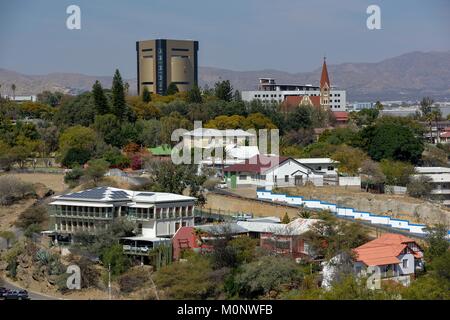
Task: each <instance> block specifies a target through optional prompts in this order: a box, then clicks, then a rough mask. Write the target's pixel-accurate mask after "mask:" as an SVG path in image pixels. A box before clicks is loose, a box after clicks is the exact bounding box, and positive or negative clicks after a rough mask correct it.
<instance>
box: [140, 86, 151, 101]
mask: <svg viewBox="0 0 450 320" xmlns="http://www.w3.org/2000/svg"><path fill="white" fill-rule="evenodd" d="M150 101H152V95H151V94H150V91H149V90H148V88H147V87H144V90H143V91H142V102H145V103H148V102H150Z"/></svg>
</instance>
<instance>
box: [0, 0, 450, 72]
mask: <svg viewBox="0 0 450 320" xmlns="http://www.w3.org/2000/svg"><path fill="white" fill-rule="evenodd" d="M70 4H76V5H79V6H80V7H81V23H82V29H81V30H68V29H67V28H66V19H67V17H68V15H67V14H66V8H67V6H68V5H70ZM370 4H377V5H379V6H380V7H381V19H382V30H373V31H371V30H368V29H367V28H366V19H367V17H368V15H367V14H366V8H367V6H368V5H370ZM152 38H180V39H196V40H198V41H199V42H200V51H199V63H200V65H201V66H214V67H221V68H228V69H233V70H259V69H269V68H270V69H279V70H285V71H290V72H299V71H310V70H312V69H315V68H317V67H319V66H320V63H321V59H322V56H323V55H324V54H326V55H327V57H328V61H329V62H330V63H333V64H334V63H342V62H375V61H380V60H382V59H384V58H389V57H393V56H396V55H399V54H402V53H405V52H410V51H416V50H420V51H435V50H437V51H443V50H450V1H449V0H429V1H424V0H396V1H392V0H386V1H381V0H370V1H369V0H348V1H347V0H345V1H344V0H339V1H337V0H314V1H311V0H308V1H303V0H276V1H275V0H271V1H266V0H226V1H224V0H221V1H218V0H217V1H216V0H170V1H169V0H127V1H125V0H123V1H111V0H108V1H107V0H53V1H51V0H50V1H35V0H14V1H12V0H0V67H1V68H7V69H12V70H16V71H19V72H23V73H30V74H42V73H49V72H78V73H85V74H91V75H111V74H112V72H113V70H114V69H115V68H119V69H120V70H121V72H122V74H123V76H124V77H126V78H130V77H135V73H136V52H135V41H136V40H144V39H152Z"/></svg>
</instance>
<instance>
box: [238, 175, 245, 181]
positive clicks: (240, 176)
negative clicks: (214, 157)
mask: <svg viewBox="0 0 450 320" xmlns="http://www.w3.org/2000/svg"><path fill="white" fill-rule="evenodd" d="M239 180H247V176H246V175H245V174H240V175H239Z"/></svg>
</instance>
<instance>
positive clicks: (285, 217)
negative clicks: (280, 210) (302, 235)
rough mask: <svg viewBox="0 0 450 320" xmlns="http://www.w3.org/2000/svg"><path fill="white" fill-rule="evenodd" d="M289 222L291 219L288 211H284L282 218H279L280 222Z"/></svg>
mask: <svg viewBox="0 0 450 320" xmlns="http://www.w3.org/2000/svg"><path fill="white" fill-rule="evenodd" d="M289 222H291V219H290V218H289V215H288V213H287V212H286V213H285V214H284V217H283V219H282V220H281V223H283V224H288V223H289Z"/></svg>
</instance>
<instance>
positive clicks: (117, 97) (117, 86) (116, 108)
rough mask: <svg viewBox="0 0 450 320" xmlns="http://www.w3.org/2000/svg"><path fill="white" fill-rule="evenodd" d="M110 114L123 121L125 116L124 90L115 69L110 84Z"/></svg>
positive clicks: (120, 78) (118, 73) (117, 71)
mask: <svg viewBox="0 0 450 320" xmlns="http://www.w3.org/2000/svg"><path fill="white" fill-rule="evenodd" d="M111 91H112V113H113V114H114V115H115V116H116V117H117V118H118V119H123V118H124V116H125V114H126V110H125V108H126V104H125V89H124V87H123V81H122V77H121V76H120V72H119V70H118V69H116V72H115V73H114V78H113V82H112V87H111Z"/></svg>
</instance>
